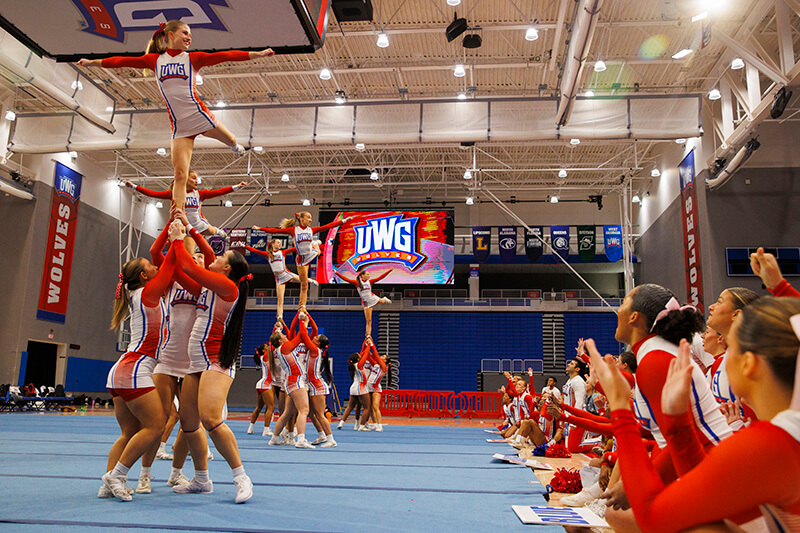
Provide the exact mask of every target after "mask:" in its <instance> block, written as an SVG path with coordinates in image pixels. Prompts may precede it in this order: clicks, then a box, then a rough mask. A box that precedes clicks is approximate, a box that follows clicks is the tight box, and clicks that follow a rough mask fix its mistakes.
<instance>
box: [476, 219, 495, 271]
mask: <svg viewBox="0 0 800 533" xmlns="http://www.w3.org/2000/svg"><path fill="white" fill-rule="evenodd" d="M491 253H492V228H491V227H489V226H473V227H472V254H473V255H474V256H475V261H477V262H478V263H485V262H486V260H487V259H489V255H490V254H491Z"/></svg>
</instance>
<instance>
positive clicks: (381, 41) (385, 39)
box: [375, 32, 389, 48]
mask: <svg viewBox="0 0 800 533" xmlns="http://www.w3.org/2000/svg"><path fill="white" fill-rule="evenodd" d="M375 44H377V45H378V48H386V47H388V46H389V36H388V35H386V34H385V33H383V32H381V33H379V34H378V41H377V42H376V43H375Z"/></svg>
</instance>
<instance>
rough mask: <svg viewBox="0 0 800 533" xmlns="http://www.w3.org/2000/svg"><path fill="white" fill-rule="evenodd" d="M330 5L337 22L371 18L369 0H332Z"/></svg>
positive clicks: (369, 19)
mask: <svg viewBox="0 0 800 533" xmlns="http://www.w3.org/2000/svg"><path fill="white" fill-rule="evenodd" d="M331 7H332V8H333V14H334V15H336V20H338V21H339V22H358V21H367V22H368V21H371V20H372V1H371V0H333V2H332V5H331Z"/></svg>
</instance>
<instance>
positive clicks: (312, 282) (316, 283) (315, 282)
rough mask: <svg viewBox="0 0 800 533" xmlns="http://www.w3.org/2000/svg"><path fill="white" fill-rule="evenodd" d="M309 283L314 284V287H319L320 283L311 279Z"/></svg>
mask: <svg viewBox="0 0 800 533" xmlns="http://www.w3.org/2000/svg"><path fill="white" fill-rule="evenodd" d="M308 282H309V283H310V284H312V285H319V281H317V280H315V279H310V280H308Z"/></svg>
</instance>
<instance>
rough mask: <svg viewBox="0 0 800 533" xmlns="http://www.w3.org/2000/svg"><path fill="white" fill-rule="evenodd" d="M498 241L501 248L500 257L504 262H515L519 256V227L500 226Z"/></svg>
mask: <svg viewBox="0 0 800 533" xmlns="http://www.w3.org/2000/svg"><path fill="white" fill-rule="evenodd" d="M497 243H498V247H499V248H500V259H502V260H503V262H504V263H513V262H514V258H515V257H517V227H516V226H500V227H499V228H497Z"/></svg>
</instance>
